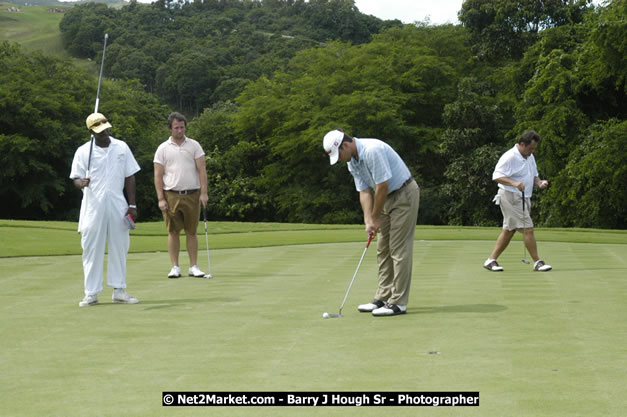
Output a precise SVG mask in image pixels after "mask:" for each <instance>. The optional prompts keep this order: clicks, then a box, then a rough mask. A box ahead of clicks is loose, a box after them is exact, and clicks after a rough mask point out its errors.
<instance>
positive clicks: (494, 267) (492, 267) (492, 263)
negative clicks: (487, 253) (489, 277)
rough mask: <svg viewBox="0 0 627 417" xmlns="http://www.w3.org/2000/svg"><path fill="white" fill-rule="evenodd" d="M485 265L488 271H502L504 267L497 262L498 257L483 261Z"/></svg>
mask: <svg viewBox="0 0 627 417" xmlns="http://www.w3.org/2000/svg"><path fill="white" fill-rule="evenodd" d="M483 267H484V268H485V269H487V270H488V271H492V272H501V271H502V270H503V267H502V266H501V265H499V264H498V262H496V259H488V260H486V261H485V262H484V263H483Z"/></svg>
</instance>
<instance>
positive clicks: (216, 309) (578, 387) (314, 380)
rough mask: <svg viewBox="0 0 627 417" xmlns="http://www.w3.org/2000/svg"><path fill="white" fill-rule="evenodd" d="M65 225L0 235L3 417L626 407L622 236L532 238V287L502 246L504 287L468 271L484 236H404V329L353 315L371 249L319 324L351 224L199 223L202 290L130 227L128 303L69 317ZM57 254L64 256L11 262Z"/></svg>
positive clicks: (71, 271)
mask: <svg viewBox="0 0 627 417" xmlns="http://www.w3.org/2000/svg"><path fill="white" fill-rule="evenodd" d="M75 226H76V224H72V223H60V222H59V223H45V222H9V221H0V242H1V246H0V254H1V255H2V256H5V257H3V258H0V270H1V271H2V273H1V275H0V284H2V288H3V291H2V293H1V295H0V301H1V307H0V309H1V311H2V321H1V323H2V324H1V325H0V331H1V334H2V341H1V342H0V352H1V358H2V359H1V361H0V366H1V369H2V373H1V376H0V387H2V388H1V390H2V396H3V398H4V400H3V405H2V412H1V413H0V414H2V415H7V416H87V415H93V416H199V415H206V416H209V415H211V416H234V415H235V416H239V415H246V416H277V415H282V416H313V415H316V416H317V415H320V416H347V415H348V416H375V415H382V414H390V415H394V416H415V415H428V416H521V417H522V416H525V417H526V416H552V417H553V416H565V417H566V416H568V417H570V416H623V415H624V410H625V409H626V408H627V400H626V399H625V397H624V386H625V384H626V383H627V378H626V376H625V369H626V368H627V355H625V345H626V343H627V337H626V335H627V322H626V321H625V317H627V303H626V302H625V300H627V281H626V280H625V276H627V233H625V232H623V231H567V230H563V231H554V230H546V231H538V232H537V233H538V237H539V245H540V253H541V254H542V256H543V257H544V258H545V259H546V260H547V261H548V262H550V263H551V264H552V265H553V266H554V268H555V269H554V270H553V271H551V272H549V273H534V272H532V271H531V267H530V266H528V265H524V264H522V263H521V262H520V257H521V253H522V249H521V246H520V245H521V242H520V241H515V242H513V243H512V245H511V246H510V248H509V249H508V250H507V251H506V252H505V254H504V255H503V256H502V258H501V259H500V263H501V265H503V266H504V267H505V268H506V270H505V272H503V273H490V272H488V271H485V270H484V269H483V268H481V264H482V262H483V260H484V259H485V257H486V254H487V253H489V251H490V250H491V249H492V246H493V244H494V241H493V240H494V239H495V238H496V235H497V234H498V229H497V228H435V227H426V228H421V227H419V228H418V229H417V233H416V239H417V240H416V244H415V248H414V265H415V273H414V279H413V283H412V295H411V300H410V305H409V307H408V314H406V315H405V316H400V317H392V318H374V317H372V316H371V315H369V314H361V313H358V312H357V311H356V305H357V304H359V303H361V302H365V301H369V300H370V299H371V298H372V295H373V293H374V290H375V286H376V261H375V252H376V242H375V244H373V246H371V248H370V250H369V251H368V253H367V255H366V258H365V259H364V263H363V265H362V268H361V270H360V272H359V275H358V277H357V280H356V282H355V285H354V286H353V290H352V292H351V294H350V296H349V299H348V301H347V304H346V307H345V311H344V313H345V317H343V318H340V319H329V320H323V319H322V318H321V314H322V312H324V311H329V312H336V311H337V308H338V307H339V304H340V303H341V301H342V298H343V296H344V293H345V291H346V288H347V286H348V283H349V281H350V278H351V277H352V274H353V272H354V270H355V267H356V265H357V262H358V260H359V257H360V255H361V253H362V251H363V248H364V243H365V240H364V239H363V237H364V236H363V228H362V227H361V226H320V225H276V224H274V225H273V224H244V223H212V224H211V226H212V228H211V234H210V236H209V238H210V246H211V247H212V251H211V262H212V272H213V275H214V279H212V280H203V279H193V278H183V279H178V280H169V279H167V278H166V277H165V275H166V274H167V271H168V270H169V261H168V255H167V252H166V251H165V244H166V239H165V234H164V233H163V226H162V225H161V224H159V223H145V224H142V223H140V224H139V225H138V226H139V229H138V231H137V233H138V234H137V235H135V234H133V237H132V240H131V247H132V248H133V247H135V249H137V248H136V247H137V246H141V245H143V247H144V248H146V251H145V252H141V253H132V254H130V255H129V260H128V285H129V292H130V293H131V294H132V295H135V296H137V297H138V298H140V300H141V302H140V303H139V304H137V305H131V306H125V305H113V304H111V303H110V297H111V290H110V289H109V288H106V289H105V290H104V291H103V292H102V293H101V295H100V302H101V304H100V305H98V306H95V307H90V308H82V309H81V308H79V307H78V305H77V304H78V301H79V300H80V299H81V297H82V269H81V260H80V256H79V255H78V254H79V253H80V245H79V244H78V240H79V235H77V234H76V232H75ZM201 226H202V225H201ZM201 230H202V232H201V239H200V240H201V250H200V253H199V259H200V265H201V266H202V267H203V268H206V256H205V251H204V250H205V247H204V229H201ZM134 233H135V232H134ZM451 236H458V237H462V236H463V238H451ZM569 236H570V238H571V239H568V237H569ZM586 237H587V240H590V241H592V242H594V243H590V242H586ZM264 243H265V244H267V245H270V246H265V247H264ZM246 244H248V246H246ZM64 245H70V246H71V249H72V248H73V249H72V251H73V252H75V253H76V254H75V255H55V256H29V257H11V256H12V255H11V252H13V251H19V250H21V248H30V249H29V250H31V251H32V250H34V248H38V249H37V250H39V251H40V255H46V254H47V253H48V251H47V250H46V249H45V248H49V251H50V253H51V254H52V253H56V252H58V251H59V250H60V249H59V246H64ZM42 248H43V249H42ZM76 248H78V251H76ZM7 256H9V257H7ZM181 259H182V267H184V269H185V268H186V267H187V260H186V256H182V258H181ZM162 391H382V392H383V391H480V396H481V397H480V398H481V405H480V407H477V408H473V407H468V408H462V409H453V408H443V409H438V410H433V409H428V408H409V407H395V408H385V409H383V408H376V407H362V408H352V407H326V408H324V409H316V408H307V407H256V408H255V407H249V408H235V407H230V408H227V407H224V408H209V407H206V408H203V407H187V408H184V407H179V408H163V407H162V406H161V392H162Z"/></svg>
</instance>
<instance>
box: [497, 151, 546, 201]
mask: <svg viewBox="0 0 627 417" xmlns="http://www.w3.org/2000/svg"><path fill="white" fill-rule="evenodd" d="M537 176H538V167H537V166H536V159H535V158H534V156H533V154H531V155H529V156H528V157H527V158H525V157H524V156H522V155H521V153H520V151H519V150H518V144H516V145H514V147H513V148H511V149H510V150H508V151H507V152H505V153H504V154H503V155H501V158H500V159H499V162H497V164H496V168H494V172H493V173H492V179H493V180H496V179H497V178H501V177H508V178H511V179H512V180H514V181H521V182H523V183H524V184H525V197H531V194H532V193H533V180H534V178H535V177H537ZM499 188H502V189H504V190H507V191H511V192H513V193H518V194H520V193H521V192H520V190H519V189H518V188H516V187H513V186H511V185H504V184H500V183H499Z"/></svg>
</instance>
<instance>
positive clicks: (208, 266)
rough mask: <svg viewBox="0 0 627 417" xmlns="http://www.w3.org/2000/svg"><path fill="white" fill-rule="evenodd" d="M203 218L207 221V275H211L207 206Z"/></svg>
mask: <svg viewBox="0 0 627 417" xmlns="http://www.w3.org/2000/svg"><path fill="white" fill-rule="evenodd" d="M202 216H203V219H204V220H205V247H206V248H207V274H208V275H211V261H210V260H209V233H208V232H207V206H203V207H202Z"/></svg>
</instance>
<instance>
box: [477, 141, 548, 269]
mask: <svg viewBox="0 0 627 417" xmlns="http://www.w3.org/2000/svg"><path fill="white" fill-rule="evenodd" d="M540 140H541V138H540V135H538V134H537V133H536V132H535V131H533V130H527V131H525V132H524V133H523V134H522V135H521V136H520V138H519V139H518V143H517V144H516V145H514V147H513V148H511V149H510V150H508V151H507V152H505V153H504V154H503V155H502V156H501V158H500V159H499V161H498V163H497V164H496V168H495V169H494V172H493V174H492V179H493V180H494V181H496V182H497V183H498V184H499V192H498V194H497V195H496V197H495V201H496V203H497V204H499V205H500V207H501V212H502V213H503V230H502V231H501V234H500V235H499V237H498V239H497V240H496V245H495V247H494V249H493V250H492V253H491V254H490V257H489V258H488V259H487V260H486V261H485V262H484V263H483V267H484V268H485V269H487V270H488V271H493V272H499V271H503V267H502V266H500V265H499V264H498V262H497V261H496V260H497V259H498V257H499V256H500V255H501V253H503V251H504V250H505V248H507V245H509V242H510V241H511V240H512V237H513V236H514V234H515V233H516V230H522V233H523V240H524V244H525V247H526V248H527V250H528V251H529V255H530V256H531V257H532V258H533V260H534V264H533V270H534V271H539V272H545V271H550V270H551V269H552V268H551V265H547V264H546V263H545V262H544V261H543V260H542V259H540V257H539V256H538V247H537V243H536V238H535V235H534V233H533V221H532V220H531V195H532V193H533V187H534V185H535V186H537V187H538V188H546V187H548V185H549V182H548V181H546V180H541V179H540V177H539V176H538V167H537V166H536V160H535V158H534V156H533V152H534V151H535V150H536V147H537V146H538V144H539V143H540Z"/></svg>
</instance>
